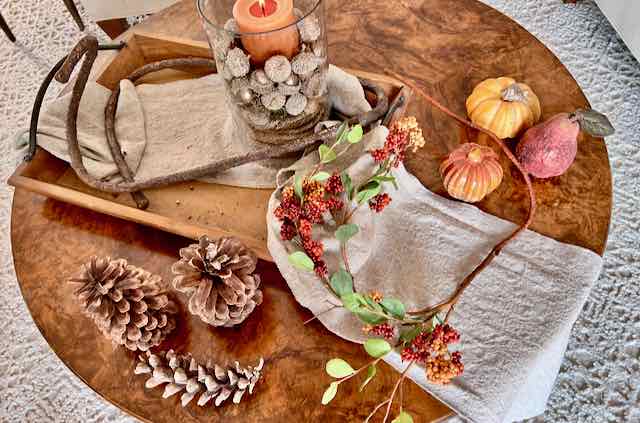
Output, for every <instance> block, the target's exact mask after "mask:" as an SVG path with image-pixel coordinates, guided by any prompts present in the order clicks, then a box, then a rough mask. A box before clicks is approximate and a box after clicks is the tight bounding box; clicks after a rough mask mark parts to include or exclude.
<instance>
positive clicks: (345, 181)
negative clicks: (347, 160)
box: [340, 171, 353, 201]
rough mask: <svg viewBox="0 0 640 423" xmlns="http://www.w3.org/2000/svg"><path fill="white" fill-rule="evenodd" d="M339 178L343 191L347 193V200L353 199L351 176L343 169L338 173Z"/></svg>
mask: <svg viewBox="0 0 640 423" xmlns="http://www.w3.org/2000/svg"><path fill="white" fill-rule="evenodd" d="M340 180H341V181H342V186H343V187H344V192H345V193H347V198H348V199H349V201H351V200H353V182H352V181H351V176H349V174H348V173H347V172H346V171H344V172H342V173H341V174H340Z"/></svg>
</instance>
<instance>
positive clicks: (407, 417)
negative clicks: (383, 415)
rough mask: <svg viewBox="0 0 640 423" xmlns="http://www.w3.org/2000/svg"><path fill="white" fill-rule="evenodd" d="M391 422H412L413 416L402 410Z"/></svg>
mask: <svg viewBox="0 0 640 423" xmlns="http://www.w3.org/2000/svg"><path fill="white" fill-rule="evenodd" d="M391 423H413V417H411V415H410V414H409V413H407V412H406V411H403V412H401V413H400V414H398V417H396V418H395V419H393V420H391Z"/></svg>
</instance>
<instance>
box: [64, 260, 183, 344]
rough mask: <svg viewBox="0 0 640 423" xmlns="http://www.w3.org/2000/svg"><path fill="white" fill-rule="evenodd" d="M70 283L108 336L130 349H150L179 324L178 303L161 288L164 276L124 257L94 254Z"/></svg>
mask: <svg viewBox="0 0 640 423" xmlns="http://www.w3.org/2000/svg"><path fill="white" fill-rule="evenodd" d="M69 283H71V284H74V285H79V287H78V288H77V289H76V291H75V292H74V294H75V295H76V297H77V298H78V300H79V301H80V303H81V306H82V310H83V312H84V313H85V314H86V315H88V316H89V317H91V318H92V319H93V321H94V322H95V323H96V325H97V326H98V328H99V329H100V331H101V332H102V333H103V334H104V336H105V337H107V338H110V339H111V340H113V342H115V343H117V344H119V345H124V346H126V347H127V348H128V349H130V350H133V351H135V350H141V351H147V350H148V349H149V348H151V347H154V346H156V345H159V344H160V343H161V342H162V340H163V339H164V338H165V337H166V336H167V335H168V334H169V332H171V331H172V330H173V329H174V328H175V319H174V317H173V314H175V313H176V311H177V309H176V305H175V304H174V303H173V302H172V301H171V300H170V299H169V297H168V296H167V295H166V293H165V292H164V291H163V290H162V288H161V278H160V276H158V275H153V274H151V273H149V272H147V271H146V270H144V269H141V268H139V267H135V266H131V265H128V264H127V261H126V260H124V259H118V260H112V259H111V258H110V257H100V258H98V257H96V256H93V257H91V259H90V261H89V262H88V263H86V264H84V265H83V266H82V270H81V271H80V273H79V275H78V276H77V277H75V278H71V279H69Z"/></svg>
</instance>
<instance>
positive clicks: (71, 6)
mask: <svg viewBox="0 0 640 423" xmlns="http://www.w3.org/2000/svg"><path fill="white" fill-rule="evenodd" d="M62 1H64V5H65V6H67V10H68V11H69V13H71V16H73V20H74V21H76V24H77V25H78V28H80V31H84V22H82V18H81V17H80V13H78V8H77V7H76V4H75V3H74V2H73V0H62Z"/></svg>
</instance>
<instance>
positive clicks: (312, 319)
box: [303, 305, 342, 325]
mask: <svg viewBox="0 0 640 423" xmlns="http://www.w3.org/2000/svg"><path fill="white" fill-rule="evenodd" d="M336 308H342V306H339V305H334V306H332V307H329V308H328V309H326V310H324V311H321V312H320V313H318V314H314V315H313V317H311V318H309V319H307V320H305V321H304V323H303V325H306V324H308V323H311V322H313V321H314V320H316V319H317V318H319V317H320V316H322V315H323V314H326V313H328V312H330V311H331V310H334V309H336Z"/></svg>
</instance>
